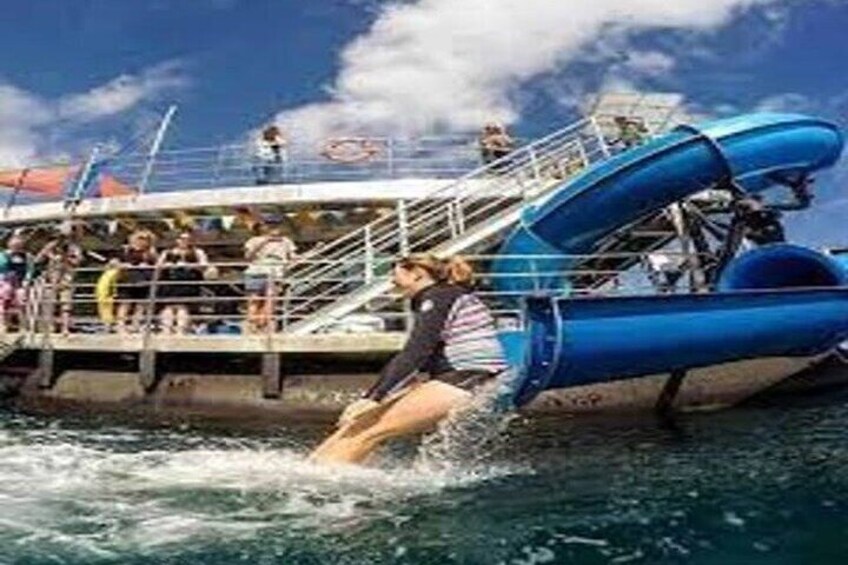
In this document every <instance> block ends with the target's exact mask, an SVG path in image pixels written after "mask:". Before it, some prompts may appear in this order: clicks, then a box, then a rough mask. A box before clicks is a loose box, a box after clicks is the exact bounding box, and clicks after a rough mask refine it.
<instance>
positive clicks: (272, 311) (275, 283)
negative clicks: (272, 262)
mask: <svg viewBox="0 0 848 565" xmlns="http://www.w3.org/2000/svg"><path fill="white" fill-rule="evenodd" d="M280 269H285V266H283V267H280ZM281 278H282V277H280V272H279V270H278V269H276V268H272V269H271V276H270V277H269V281H268V285H267V288H266V289H265V304H264V308H265V314H266V320H265V350H266V352H267V353H272V352H273V345H274V333H275V330H276V329H277V327H276V326H277V288H278V287H279V283H280V279H281Z"/></svg>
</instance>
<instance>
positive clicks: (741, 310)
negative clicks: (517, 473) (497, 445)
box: [514, 288, 848, 405]
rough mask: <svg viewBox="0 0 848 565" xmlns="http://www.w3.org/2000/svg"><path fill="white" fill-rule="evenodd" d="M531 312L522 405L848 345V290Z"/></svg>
mask: <svg viewBox="0 0 848 565" xmlns="http://www.w3.org/2000/svg"><path fill="white" fill-rule="evenodd" d="M527 313H528V318H529V320H530V328H529V334H530V335H529V347H528V351H527V355H526V357H525V367H524V369H525V371H524V378H523V379H522V380H521V382H520V386H519V389H518V390H517V391H514V392H515V394H516V401H517V403H518V404H519V405H521V404H523V403H525V402H528V401H529V400H531V399H532V398H533V397H534V396H535V395H536V394H538V393H539V392H542V391H543V390H547V389H551V388H564V387H570V386H578V385H585V384H593V383H599V382H607V381H613V380H621V379H627V378H635V377H641V376H647V375H654V374H660V373H668V372H671V371H675V370H678V371H679V370H687V369H694V368H698V367H708V366H711V365H716V364H720V363H726V362H730V361H737V360H742V359H756V358H760V357H784V356H785V357H793V356H810V355H817V354H820V353H824V352H827V351H829V350H830V349H832V348H833V347H835V346H836V345H838V344H839V343H840V342H842V341H844V340H845V339H848V289H846V288H833V289H818V290H793V289H790V290H770V291H752V292H744V291H742V292H733V293H716V294H689V295H674V296H648V297H619V298H605V299H591V298H589V299H567V298H531V299H530V300H529V301H528V308H527Z"/></svg>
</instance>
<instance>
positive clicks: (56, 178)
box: [0, 165, 135, 198]
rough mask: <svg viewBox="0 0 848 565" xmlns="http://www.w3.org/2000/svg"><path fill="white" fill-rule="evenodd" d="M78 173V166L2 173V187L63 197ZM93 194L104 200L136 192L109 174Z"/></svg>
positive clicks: (0, 178)
mask: <svg viewBox="0 0 848 565" xmlns="http://www.w3.org/2000/svg"><path fill="white" fill-rule="evenodd" d="M78 172H79V166H77V165H71V166H63V167H45V168H38V169H18V170H14V171H0V186H8V187H9V188H15V189H19V190H22V191H24V192H35V193H38V194H43V195H45V196H61V195H62V194H63V193H64V190H65V187H66V185H67V183H68V181H69V180H70V179H71V178H73V177H75V176H76V175H77V173H78ZM91 192H92V193H93V194H94V195H97V196H100V197H103V198H110V197H113V196H130V195H133V194H135V190H133V189H132V188H131V187H129V186H127V185H125V184H124V183H122V182H121V181H119V180H118V179H116V178H115V177H113V176H111V175H107V174H102V175H100V178H99V179H98V183H97V189H96V190H93V191H91Z"/></svg>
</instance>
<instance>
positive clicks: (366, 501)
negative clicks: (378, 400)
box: [0, 398, 848, 565]
mask: <svg viewBox="0 0 848 565" xmlns="http://www.w3.org/2000/svg"><path fill="white" fill-rule="evenodd" d="M325 432H326V429H325V428H322V427H316V426H314V425H313V426H301V427H293V426H291V425H283V424H280V425H279V426H273V427H270V426H269V427H268V428H267V429H263V430H261V431H258V432H257V431H252V432H237V431H231V430H230V431H226V432H224V431H222V429H221V428H220V427H215V428H209V427H204V426H202V425H192V426H182V427H178V428H164V427H140V426H137V425H133V424H132V423H130V422H121V421H115V420H114V419H112V420H106V419H102V418H95V417H75V418H70V417H63V418H57V417H33V416H26V415H22V414H19V413H16V412H14V411H11V410H4V411H0V563H45V564H47V563H51V564H57V563H68V564H71V563H120V564H132V563H175V564H176V563H179V564H185V563H204V564H218V563H221V564H223V563H252V564H270V563H291V564H301V563H303V564H309V563H315V564H319V563H320V564H334V563H348V564H357V563H416V564H417V563H433V564H437V563H438V564H442V563H484V564H489V563H492V564H498V563H504V564H543V563H574V564H584V563H585V564H590V563H591V564H595V563H598V564H601V563H604V564H623V563H645V564H666V563H669V564H671V563H687V564H735V563H740V564H743V563H744V564H759V563H763V564H770V565H773V564H790V563H792V564H794V563H798V564H801V563H803V564H818V563H834V564H842V563H846V562H848V402H846V401H843V400H840V399H833V398H831V399H820V400H819V401H817V402H814V403H807V404H804V405H795V406H780V407H767V408H746V409H737V410H731V411H725V412H721V413H716V414H709V415H697V416H688V417H686V418H683V419H680V420H678V421H677V422H676V425H675V426H668V425H664V426H660V425H658V424H657V423H656V422H655V421H653V420H651V419H649V418H648V419H639V420H626V421H621V420H619V421H609V420H595V419H544V420H533V421H528V420H524V419H521V418H514V419H512V420H511V421H502V420H497V421H495V419H493V418H488V419H485V418H484V419H480V420H477V421H476V425H475V426H466V425H459V426H457V425H456V422H454V423H453V424H451V425H448V426H446V427H445V428H444V429H443V430H442V431H441V433H439V434H436V435H433V436H430V437H428V438H426V440H425V442H424V444H423V447H422V444H421V443H420V442H407V443H404V444H400V445H395V446H392V448H391V449H389V450H388V451H387V452H386V453H385V454H383V455H382V456H381V458H380V460H379V462H378V463H377V465H376V466H374V467H370V468H357V467H349V468H320V467H316V466H313V465H311V464H309V463H307V462H305V460H304V455H305V454H306V453H307V452H308V450H309V448H310V447H311V446H312V445H314V444H315V443H316V442H317V441H318V440H319V439H320V437H321V436H322V435H323V434H324V433H325Z"/></svg>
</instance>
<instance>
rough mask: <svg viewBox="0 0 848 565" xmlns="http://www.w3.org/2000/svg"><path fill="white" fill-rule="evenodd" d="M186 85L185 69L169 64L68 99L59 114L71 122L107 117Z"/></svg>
mask: <svg viewBox="0 0 848 565" xmlns="http://www.w3.org/2000/svg"><path fill="white" fill-rule="evenodd" d="M185 84H186V77H185V75H184V73H183V69H182V66H181V65H180V64H179V63H176V62H169V63H165V64H162V65H158V66H156V67H152V68H150V69H147V70H145V71H143V72H141V73H139V74H137V75H130V74H123V75H121V76H119V77H117V78H114V79H112V80H110V81H109V82H107V83H106V84H102V85H100V86H97V87H95V88H92V89H91V90H89V91H88V92H84V93H82V94H74V95H71V96H67V97H65V98H63V99H62V100H60V101H59V105H58V113H59V116H60V117H61V118H64V119H68V120H72V121H90V120H96V119H100V118H106V117H109V116H114V115H115V114H120V113H123V112H125V111H127V110H129V109H130V108H132V107H134V106H135V105H137V104H138V103H139V102H141V101H142V100H145V99H149V98H152V97H155V96H158V95H159V94H160V93H161V92H163V91H167V90H172V89H175V88H179V87H182V86H185Z"/></svg>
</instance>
